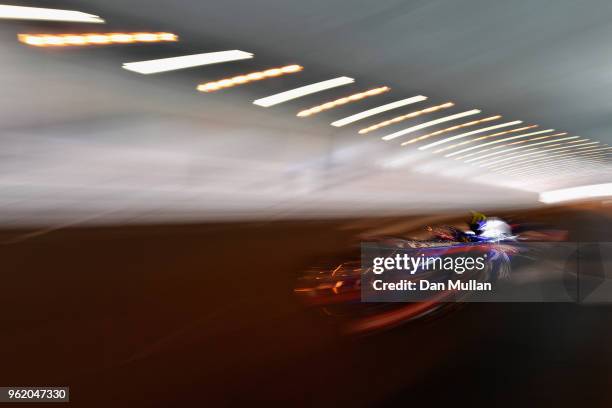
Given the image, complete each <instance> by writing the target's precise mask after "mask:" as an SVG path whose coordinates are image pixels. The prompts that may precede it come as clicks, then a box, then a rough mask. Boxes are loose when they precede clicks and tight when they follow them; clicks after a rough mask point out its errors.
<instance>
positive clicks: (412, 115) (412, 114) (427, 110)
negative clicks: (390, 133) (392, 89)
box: [359, 102, 455, 135]
mask: <svg viewBox="0 0 612 408" xmlns="http://www.w3.org/2000/svg"><path fill="white" fill-rule="evenodd" d="M452 106H455V104H454V103H452V102H446V103H443V104H441V105H436V106H430V107H429V108H425V109H421V110H418V111H414V112H410V113H408V114H406V115H402V116H397V117H395V118H393V119H389V120H385V121H383V122H380V123H377V124H375V125H372V126H368V127H367V128H363V129H361V130H360V131H359V134H361V135H364V134H366V133H369V132H371V131H373V130H377V129H380V128H381V127H385V126H389V125H392V124H394V123H398V122H402V121H404V120H406V119H411V118H416V117H417V116H421V115H424V114H426V113H432V112H437V111H439V110H442V109H446V108H450V107H452Z"/></svg>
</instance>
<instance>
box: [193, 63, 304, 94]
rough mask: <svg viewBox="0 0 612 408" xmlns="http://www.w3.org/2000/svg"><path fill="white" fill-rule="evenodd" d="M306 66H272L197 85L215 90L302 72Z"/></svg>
mask: <svg viewBox="0 0 612 408" xmlns="http://www.w3.org/2000/svg"><path fill="white" fill-rule="evenodd" d="M303 69H304V67H302V66H301V65H286V66H284V67H279V68H270V69H266V70H265V71H257V72H251V73H250V74H244V75H237V76H235V77H232V78H225V79H220V80H218V81H211V82H206V83H204V84H200V85H198V86H197V88H196V89H197V90H198V91H200V92H215V91H218V90H219V89H224V88H231V87H233V86H236V85H243V84H247V83H249V82H254V81H260V80H262V79H267V78H274V77H277V76H281V75H285V74H294V73H296V72H300V71H301V70H303Z"/></svg>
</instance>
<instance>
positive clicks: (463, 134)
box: [419, 120, 523, 150]
mask: <svg viewBox="0 0 612 408" xmlns="http://www.w3.org/2000/svg"><path fill="white" fill-rule="evenodd" d="M519 123H523V121H522V120H515V121H513V122H506V123H500V124H499V125H493V126H488V127H485V128H481V129H476V130H472V131H471V132H466V133H461V134H460V135H456V136H451V137H447V138H446V139H442V140H438V141H437V142H433V143H430V144H428V145H425V146H422V147H419V150H426V149H429V148H430V147H434V146H438V145H441V144H444V143H448V142H452V141H453V140H457V139H461V138H464V137H468V136H472V135H477V134H478V133H482V132H488V131H489V130H494V129H499V128H503V127H508V126H514V125H518V124H519Z"/></svg>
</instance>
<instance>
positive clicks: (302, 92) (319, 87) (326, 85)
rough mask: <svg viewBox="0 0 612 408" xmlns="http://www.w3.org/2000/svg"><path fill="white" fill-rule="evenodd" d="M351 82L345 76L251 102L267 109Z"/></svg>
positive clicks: (351, 80)
mask: <svg viewBox="0 0 612 408" xmlns="http://www.w3.org/2000/svg"><path fill="white" fill-rule="evenodd" d="M353 82H355V80H354V79H353V78H349V77H345V76H342V77H338V78H334V79H328V80H327V81H321V82H317V83H314V84H310V85H305V86H301V87H299V88H295V89H292V90H290V91H285V92H281V93H278V94H274V95H270V96H266V97H265V98H260V99H256V100H254V101H253V104H255V105H259V106H263V107H264V108H269V107H270V106H274V105H278V104H279V103H283V102H287V101H290V100H292V99H297V98H301V97H303V96H306V95H310V94H313V93H317V92H321V91H326V90H328V89H331V88H336V87H338V86H344V85H348V84H352V83H353Z"/></svg>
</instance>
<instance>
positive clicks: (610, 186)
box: [540, 183, 612, 204]
mask: <svg viewBox="0 0 612 408" xmlns="http://www.w3.org/2000/svg"><path fill="white" fill-rule="evenodd" d="M609 196H612V183H607V184H593V185H588V186H580V187H572V188H565V189H561V190H553V191H546V192H543V193H540V201H541V202H543V203H546V204H552V203H560V202H563V201H572V200H581V199H587V198H596V197H609Z"/></svg>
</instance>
